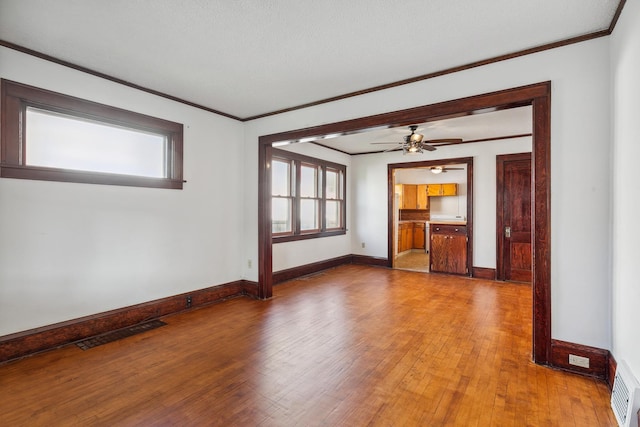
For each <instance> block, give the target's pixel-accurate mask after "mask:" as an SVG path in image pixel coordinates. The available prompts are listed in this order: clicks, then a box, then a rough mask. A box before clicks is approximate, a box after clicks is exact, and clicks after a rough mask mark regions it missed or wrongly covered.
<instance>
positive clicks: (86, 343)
mask: <svg viewBox="0 0 640 427" xmlns="http://www.w3.org/2000/svg"><path fill="white" fill-rule="evenodd" d="M164 325H166V323H165V322H163V321H162V320H151V321H149V322H145V323H140V324H139V325H135V326H131V327H128V328H124V329H118V330H117V331H112V332H107V333H106V334H102V335H98V336H95V337H92V338H88V339H86V340H83V341H80V342H78V343H76V345H77V346H78V347H80V348H81V349H83V350H89V349H90V348H93V347H97V346H99V345H102V344H107V343H110V342H113V341H117V340H120V339H122V338H126V337H130V336H132V335H136V334H141V333H142V332H146V331H150V330H151V329H156V328H159V327H160V326H164Z"/></svg>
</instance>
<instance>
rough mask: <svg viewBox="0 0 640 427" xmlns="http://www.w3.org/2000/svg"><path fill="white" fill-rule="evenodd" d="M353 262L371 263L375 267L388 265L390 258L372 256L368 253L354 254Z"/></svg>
mask: <svg viewBox="0 0 640 427" xmlns="http://www.w3.org/2000/svg"><path fill="white" fill-rule="evenodd" d="M351 263H352V264H361V265H371V266H375V267H388V266H389V260H388V259H386V258H379V257H372V256H367V255H352V256H351Z"/></svg>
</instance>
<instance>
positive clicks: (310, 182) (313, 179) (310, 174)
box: [300, 165, 318, 197]
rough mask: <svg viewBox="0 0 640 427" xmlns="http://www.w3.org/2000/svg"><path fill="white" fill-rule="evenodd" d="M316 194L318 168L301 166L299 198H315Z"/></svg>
mask: <svg viewBox="0 0 640 427" xmlns="http://www.w3.org/2000/svg"><path fill="white" fill-rule="evenodd" d="M317 194H318V168H317V167H316V166H306V165H302V168H301V170H300V197H316V196H317Z"/></svg>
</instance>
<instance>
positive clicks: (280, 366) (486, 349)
mask: <svg viewBox="0 0 640 427" xmlns="http://www.w3.org/2000/svg"><path fill="white" fill-rule="evenodd" d="M163 320H164V321H165V322H167V323H168V325H167V326H163V327H161V328H158V329H154V330H151V331H148V332H145V333H143V334H140V335H136V336H132V337H128V338H125V339H122V340H120V341H116V342H113V343H109V344H105V345H102V346H99V347H95V348H92V349H90V350H87V351H83V350H81V349H79V348H78V347H77V346H74V345H69V346H66V347H63V348H60V349H57V350H53V351H50V352H47V353H43V354H40V355H36V356H33V357H29V358H25V359H23V360H19V361H15V362H11V363H8V364H5V365H2V366H0V395H1V396H2V399H0V425H3V426H5V425H6V426H22V425H29V426H45V425H46V426H52V425H104V426H114V425H119V426H120V425H121V426H133V425H145V426H148V425H180V426H196V425H216V426H302V425H304V426H360V425H380V426H390V425H397V426H445V425H447V426H448V425H451V426H563V427H564V426H580V427H583V426H615V425H616V423H615V418H614V416H613V413H612V412H611V410H610V408H609V390H608V387H607V386H606V385H605V384H604V383H601V382H598V381H596V380H593V379H590V378H585V377H581V376H577V375H574V374H569V373H565V372H560V371H554V370H551V369H549V368H545V367H541V366H537V365H535V364H533V363H532V362H531V361H530V359H531V357H530V354H531V289H530V287H529V286H528V285H521V284H510V283H503V282H492V281H485V280H477V279H466V278H460V277H448V276H443V275H437V274H423V273H415V272H408V271H401V270H391V269H385V268H376V267H366V266H358V265H347V266H343V267H339V268H335V269H332V270H327V271H325V272H322V273H318V274H316V275H314V276H311V277H306V278H302V279H298V280H293V281H289V282H286V283H283V284H281V285H278V286H276V287H275V288H274V298H272V299H271V300H269V301H254V300H250V299H248V298H238V299H233V300H229V301H226V302H223V303H220V304H217V305H213V306H209V307H204V308H201V309H198V310H194V311H191V312H187V313H182V314H177V315H173V316H167V317H165V318H163Z"/></svg>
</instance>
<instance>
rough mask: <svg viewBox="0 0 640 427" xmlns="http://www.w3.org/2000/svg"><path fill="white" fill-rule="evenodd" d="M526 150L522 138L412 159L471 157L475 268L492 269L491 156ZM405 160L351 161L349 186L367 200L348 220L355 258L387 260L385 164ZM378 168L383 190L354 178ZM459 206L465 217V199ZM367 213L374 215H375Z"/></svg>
mask: <svg viewBox="0 0 640 427" xmlns="http://www.w3.org/2000/svg"><path fill="white" fill-rule="evenodd" d="M529 151H531V137H523V138H515V139H509V140H501V141H490V142H483V143H481V144H469V145H449V146H444V147H440V148H438V150H437V151H434V152H430V153H428V154H424V155H423V156H422V157H420V158H415V160H416V161H417V160H440V159H447V158H458V157H473V159H474V160H473V162H474V164H473V176H474V195H473V198H474V219H473V221H474V226H473V227H474V241H473V242H474V243H473V256H474V259H473V266H474V267H485V268H496V234H495V233H496V155H498V154H509V153H525V152H529ZM408 160H409V159H407V156H403V155H402V154H401V153H384V154H368V155H363V156H354V160H353V162H352V165H353V169H354V170H355V171H356V176H355V177H354V176H353V175H352V179H354V180H355V182H354V183H353V185H354V186H355V187H356V188H357V191H356V193H358V194H361V193H364V194H366V195H367V196H366V198H362V199H359V201H360V203H359V207H360V209H357V210H356V217H354V218H353V219H352V221H353V223H354V224H355V227H354V234H353V235H354V236H357V237H354V239H353V241H352V252H353V253H354V254H359V255H368V256H374V257H383V258H386V257H387V210H386V209H387V188H386V171H387V165H388V164H389V163H404V162H407V161H408ZM411 160H413V158H412V159H411ZM382 169H384V171H385V174H384V180H385V182H384V183H385V185H384V186H382V185H381V183H380V182H379V181H378V180H375V181H374V180H372V179H371V178H370V174H369V173H365V174H362V173H358V172H361V171H368V172H370V171H371V170H376V171H378V170H382ZM400 172H405V171H398V172H397V173H398V174H399V173H400ZM454 172H456V171H452V172H447V174H440V175H438V176H436V177H435V178H430V179H431V180H430V182H436V181H435V180H436V179H437V180H438V182H449V181H448V177H447V176H446V175H448V174H453V173H454ZM426 173H429V172H426ZM463 179H465V180H466V172H464V177H463ZM407 182H408V181H407ZM453 182H455V180H454V181H453ZM465 197H466V196H465ZM434 199H452V200H453V199H455V198H454V197H440V198H438V197H431V201H433V200H434ZM464 205H465V210H464V211H463V212H462V214H463V215H466V200H465V203H464ZM372 213H375V215H374V214H372ZM361 224H365V226H364V227H361ZM367 224H369V225H367ZM370 224H376V227H379V228H374V227H373V226H371V225H370ZM380 224H382V226H380ZM363 241H364V242H366V243H367V245H366V247H365V249H362V245H361V244H360V242H363Z"/></svg>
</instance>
